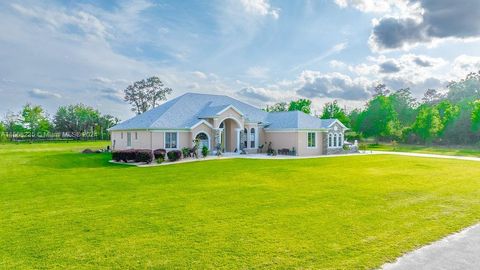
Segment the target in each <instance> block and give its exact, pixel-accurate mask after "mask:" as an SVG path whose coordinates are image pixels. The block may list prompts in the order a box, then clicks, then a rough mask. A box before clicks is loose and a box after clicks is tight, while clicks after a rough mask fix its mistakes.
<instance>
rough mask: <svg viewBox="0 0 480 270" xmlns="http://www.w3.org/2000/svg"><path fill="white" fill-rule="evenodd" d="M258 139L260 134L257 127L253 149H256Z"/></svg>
mask: <svg viewBox="0 0 480 270" xmlns="http://www.w3.org/2000/svg"><path fill="white" fill-rule="evenodd" d="M258 137H260V134H259V132H258V127H256V128H255V148H258Z"/></svg>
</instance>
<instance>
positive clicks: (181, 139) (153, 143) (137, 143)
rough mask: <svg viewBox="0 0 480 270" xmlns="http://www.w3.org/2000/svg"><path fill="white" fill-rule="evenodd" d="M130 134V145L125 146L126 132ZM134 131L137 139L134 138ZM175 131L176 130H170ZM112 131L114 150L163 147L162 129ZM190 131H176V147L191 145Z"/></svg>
mask: <svg viewBox="0 0 480 270" xmlns="http://www.w3.org/2000/svg"><path fill="white" fill-rule="evenodd" d="M128 132H130V133H131V134H132V145H131V147H127V133H128ZM135 132H137V139H136V140H135ZM172 132H177V131H172ZM121 133H122V131H112V135H111V140H112V145H114V142H115V148H114V149H115V150H124V149H164V148H165V143H164V139H165V137H164V132H163V131H160V132H159V131H123V139H122V138H121V137H122V136H121ZM192 140H193V139H192V133H191V132H190V131H178V147H177V148H178V149H181V148H182V147H192Z"/></svg>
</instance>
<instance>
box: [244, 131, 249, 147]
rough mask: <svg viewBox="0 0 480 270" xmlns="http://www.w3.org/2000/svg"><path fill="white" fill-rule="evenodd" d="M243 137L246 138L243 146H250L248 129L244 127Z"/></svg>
mask: <svg viewBox="0 0 480 270" xmlns="http://www.w3.org/2000/svg"><path fill="white" fill-rule="evenodd" d="M243 138H244V141H243V148H247V147H248V137H247V129H246V128H244V129H243Z"/></svg>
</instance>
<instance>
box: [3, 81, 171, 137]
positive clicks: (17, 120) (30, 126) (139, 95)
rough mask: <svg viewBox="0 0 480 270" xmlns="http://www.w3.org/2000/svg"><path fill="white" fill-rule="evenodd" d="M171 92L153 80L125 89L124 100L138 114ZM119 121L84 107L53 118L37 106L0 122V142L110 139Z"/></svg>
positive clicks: (60, 112)
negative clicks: (110, 129)
mask: <svg viewBox="0 0 480 270" xmlns="http://www.w3.org/2000/svg"><path fill="white" fill-rule="evenodd" d="M172 91H173V90H172V89H171V88H169V87H166V86H165V85H164V83H163V82H162V81H161V80H160V78H158V77H156V76H152V77H149V78H146V79H143V80H139V81H136V82H134V83H132V84H131V85H129V86H127V87H126V88H125V89H124V90H123V92H124V100H125V101H126V102H128V103H129V104H130V105H131V106H132V108H131V109H132V111H133V112H135V113H137V114H141V113H144V112H146V111H147V110H149V109H152V108H154V107H156V106H157V105H158V104H159V102H161V101H164V100H166V99H167V95H170V94H171V93H172ZM119 121H120V120H119V119H118V118H116V117H114V116H111V115H109V114H101V113H100V112H99V111H98V110H96V109H94V108H92V107H89V106H86V105H84V104H75V105H68V106H61V107H59V108H58V110H57V112H56V113H55V115H54V116H53V117H50V116H49V115H48V114H47V113H46V111H45V110H44V109H43V108H42V107H41V106H39V105H32V104H26V105H25V106H23V108H22V110H21V111H20V112H18V113H13V112H8V113H7V114H6V115H5V117H4V119H3V121H0V141H5V140H11V141H20V140H29V141H34V140H51V139H73V140H80V139H100V140H104V139H109V137H110V135H109V133H108V132H107V129H108V128H110V127H112V126H114V125H116V124H117V123H118V122H119Z"/></svg>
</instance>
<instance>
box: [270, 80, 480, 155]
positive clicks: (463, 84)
mask: <svg viewBox="0 0 480 270" xmlns="http://www.w3.org/2000/svg"><path fill="white" fill-rule="evenodd" d="M311 104H312V102H311V101H310V100H308V99H299V100H296V101H291V102H290V103H286V102H280V103H277V104H275V105H273V106H268V107H266V108H265V109H264V110H266V111H289V110H290V111H291V110H300V111H304V112H305V113H309V114H311ZM318 117H320V118H323V119H328V118H337V119H339V120H340V121H342V122H343V123H344V124H345V125H346V126H348V127H349V128H350V129H351V131H350V132H349V133H348V134H347V138H350V139H366V138H373V139H375V140H376V141H384V142H390V141H394V140H395V141H399V142H403V143H411V144H431V143H435V144H444V145H447V144H451V145H453V144H455V145H472V144H477V143H479V140H480V71H479V72H476V73H475V72H474V73H470V74H468V75H467V76H466V77H465V78H464V79H461V80H459V81H452V82H450V83H449V84H448V85H447V89H446V91H445V92H439V91H437V90H435V89H427V90H426V91H425V94H424V96H423V98H422V99H421V100H417V99H415V98H414V97H413V96H412V93H411V91H410V89H409V88H404V89H398V90H391V89H388V88H387V87H386V85H384V84H378V85H377V86H375V88H374V89H373V95H372V97H371V98H370V100H368V101H367V103H366V105H365V106H364V108H362V109H355V110H352V111H349V112H347V111H345V109H343V108H341V107H340V106H339V105H338V102H337V101H333V102H330V103H326V104H325V105H324V107H323V110H322V113H321V114H320V115H318Z"/></svg>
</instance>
